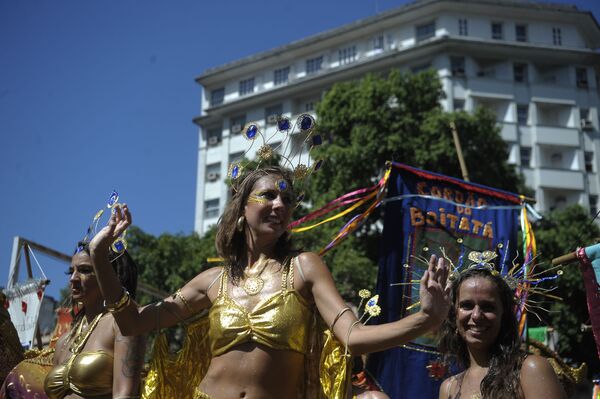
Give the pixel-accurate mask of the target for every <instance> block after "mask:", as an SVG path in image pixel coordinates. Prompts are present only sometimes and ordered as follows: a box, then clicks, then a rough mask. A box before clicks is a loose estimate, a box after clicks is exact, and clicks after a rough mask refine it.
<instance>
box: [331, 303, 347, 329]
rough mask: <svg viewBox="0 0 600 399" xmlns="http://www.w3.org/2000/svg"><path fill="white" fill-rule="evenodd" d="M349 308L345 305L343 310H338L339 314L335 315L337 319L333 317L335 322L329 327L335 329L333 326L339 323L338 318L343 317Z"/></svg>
mask: <svg viewBox="0 0 600 399" xmlns="http://www.w3.org/2000/svg"><path fill="white" fill-rule="evenodd" d="M348 310H350V308H349V307H345V308H343V309H342V310H340V311H339V312H338V314H337V316H335V319H333V323H331V326H330V327H329V329H330V330H331V331H333V327H334V326H335V323H337V322H338V320H339V319H340V317H342V315H343V314H344V313H346V312H347V311H348Z"/></svg>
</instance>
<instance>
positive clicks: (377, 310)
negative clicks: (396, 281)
mask: <svg viewBox="0 0 600 399" xmlns="http://www.w3.org/2000/svg"><path fill="white" fill-rule="evenodd" d="M367 312H369V316H370V317H377V316H379V315H380V314H381V307H379V305H375V306H372V307H369V308H367Z"/></svg>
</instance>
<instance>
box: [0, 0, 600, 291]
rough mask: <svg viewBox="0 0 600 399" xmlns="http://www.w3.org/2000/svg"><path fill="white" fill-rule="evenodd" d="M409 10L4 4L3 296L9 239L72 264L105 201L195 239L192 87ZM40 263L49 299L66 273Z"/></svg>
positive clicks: (72, 1)
mask: <svg viewBox="0 0 600 399" xmlns="http://www.w3.org/2000/svg"><path fill="white" fill-rule="evenodd" d="M404 3H406V1H402V0H377V1H375V0H344V1H331V0H330V1H327V0H325V1H323V0H321V1H317V0H306V1H303V2H298V1H275V0H262V1H253V2H250V1H241V0H236V1H227V0H224V1H201V0H195V1H194V0H178V1H174V2H167V1H165V0H162V1H158V0H147V1H133V0H125V1H116V0H113V1H110V0H109V1H98V0H96V1H77V0H57V1H50V0H29V1H28V0H2V1H0V140H1V141H0V142H1V145H0V187H1V190H2V192H3V193H4V194H3V195H1V196H0V210H1V212H2V218H1V219H0V220H1V221H0V286H5V285H6V281H7V277H8V269H9V262H10V256H11V248H12V242H13V237H14V236H16V235H19V236H22V237H25V238H27V239H30V240H33V241H35V242H38V243H40V244H42V245H45V246H48V247H51V248H54V249H57V250H59V251H61V252H65V253H67V254H71V253H72V251H73V248H74V245H75V243H76V242H77V241H78V240H79V239H81V238H82V237H83V235H84V233H85V230H86V228H87V225H88V224H89V223H90V221H91V218H92V217H93V215H94V214H95V213H96V211H97V210H98V209H100V208H101V207H102V206H103V205H104V203H105V202H106V199H107V198H108V195H109V194H110V192H111V191H112V190H113V189H116V190H118V191H119V193H120V194H121V199H122V200H123V201H125V202H127V203H128V204H129V205H130V207H131V208H132V209H133V214H134V223H135V224H137V225H138V226H139V227H141V228H142V229H143V230H145V231H147V232H149V233H152V234H155V235H159V234H161V233H165V232H167V233H180V232H181V233H185V234H188V233H191V232H192V230H193V222H194V204H195V184H196V165H197V155H198V152H197V146H198V129H197V127H196V126H195V125H194V124H193V123H192V118H193V117H195V116H197V115H198V114H199V110H200V86H198V85H197V84H196V83H195V82H194V78H195V77H196V76H198V75H199V74H200V73H202V72H203V71H204V70H205V69H207V68H210V67H214V66H218V65H221V64H223V63H226V62H229V61H233V60H236V59H238V58H241V57H244V56H247V55H251V54H254V53H256V52H259V51H263V50H268V49H270V48H273V47H277V46H279V45H283V44H286V43H289V42H290V41H293V40H298V39H302V38H304V37H306V36H309V35H312V34H316V33H319V32H322V31H324V30H328V29H331V28H335V27H338V26H340V25H342V24H345V23H349V22H352V21H355V20H357V19H360V18H364V17H368V16H371V15H374V14H375V13H376V12H377V11H384V10H387V9H390V8H393V7H396V6H398V5H401V4H404ZM570 3H572V4H576V5H577V6H578V7H579V8H580V9H585V10H591V11H593V12H594V13H595V15H596V18H597V19H600V3H599V2H598V1H597V0H587V1H575V2H570ZM37 255H38V260H39V261H40V263H41V264H42V267H43V268H44V271H45V273H46V275H47V276H48V278H50V279H51V280H52V283H51V285H50V286H49V287H48V289H47V293H48V294H50V295H53V296H55V297H58V291H59V289H60V288H62V287H64V286H65V285H66V284H67V276H65V275H64V273H63V272H64V271H65V270H66V268H67V265H65V264H62V263H59V262H54V261H52V260H51V259H49V258H46V257H44V256H40V255H39V254H37ZM23 267H24V266H23ZM34 273H35V274H36V275H39V271H34ZM23 278H24V272H22V273H21V279H23Z"/></svg>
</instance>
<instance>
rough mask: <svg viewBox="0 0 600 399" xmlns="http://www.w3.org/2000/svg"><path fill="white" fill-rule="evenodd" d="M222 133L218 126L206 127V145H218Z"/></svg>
mask: <svg viewBox="0 0 600 399" xmlns="http://www.w3.org/2000/svg"><path fill="white" fill-rule="evenodd" d="M222 135H223V132H222V131H221V128H219V127H216V128H212V129H208V131H207V132H206V145H207V146H208V147H215V146H218V145H219V144H221V138H222Z"/></svg>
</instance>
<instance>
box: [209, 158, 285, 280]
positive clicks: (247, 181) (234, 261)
mask: <svg viewBox="0 0 600 399" xmlns="http://www.w3.org/2000/svg"><path fill="white" fill-rule="evenodd" d="M270 175H274V176H278V177H281V178H282V179H284V180H285V181H286V182H287V183H288V190H291V191H292V196H293V198H295V196H294V194H293V185H292V181H293V172H292V171H290V170H289V169H286V168H283V167H281V166H266V167H262V168H259V169H256V170H253V171H250V172H249V173H248V174H247V175H245V176H241V177H240V178H238V179H236V181H234V182H233V185H232V196H231V200H230V201H229V203H228V204H227V206H226V207H225V211H223V215H222V216H221V217H220V218H219V222H218V224H217V236H216V238H215V246H216V248H217V253H218V254H219V256H220V257H222V258H223V259H225V262H226V270H227V271H228V273H229V276H230V277H231V279H232V281H233V282H234V283H237V282H238V281H240V280H241V279H242V278H243V277H244V268H245V264H244V262H245V261H246V236H245V232H244V230H242V231H239V230H238V229H237V221H238V219H239V217H240V216H242V215H243V214H244V207H245V206H246V203H247V201H248V196H249V195H250V193H251V192H252V188H253V187H254V184H255V183H256V182H257V181H258V180H259V179H260V178H262V177H264V176H270ZM275 249H276V254H275V256H276V257H277V259H278V260H279V261H280V262H281V263H282V264H284V263H286V262H287V258H289V256H290V254H291V252H292V240H291V235H290V233H288V232H286V233H284V234H283V235H282V236H281V237H279V241H278V242H277V245H276V246H275Z"/></svg>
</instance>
